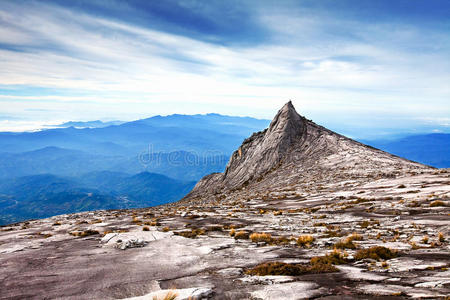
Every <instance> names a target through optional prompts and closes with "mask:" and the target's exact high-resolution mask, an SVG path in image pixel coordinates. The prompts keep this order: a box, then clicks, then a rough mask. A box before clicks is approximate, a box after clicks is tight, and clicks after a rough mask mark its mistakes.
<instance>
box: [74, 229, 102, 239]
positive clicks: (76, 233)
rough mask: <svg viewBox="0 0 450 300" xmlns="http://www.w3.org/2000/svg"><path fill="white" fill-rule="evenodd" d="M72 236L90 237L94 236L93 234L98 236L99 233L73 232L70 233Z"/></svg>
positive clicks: (88, 231)
mask: <svg viewBox="0 0 450 300" xmlns="http://www.w3.org/2000/svg"><path fill="white" fill-rule="evenodd" d="M70 234H71V235H73V236H79V237H85V236H90V235H95V234H100V232H98V231H97V230H90V229H88V230H85V231H73V232H71V233H70Z"/></svg>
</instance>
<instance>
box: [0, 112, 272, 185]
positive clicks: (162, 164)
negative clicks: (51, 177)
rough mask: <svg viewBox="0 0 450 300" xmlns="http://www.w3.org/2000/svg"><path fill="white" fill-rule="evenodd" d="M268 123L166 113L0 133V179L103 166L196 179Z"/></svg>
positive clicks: (216, 169)
mask: <svg viewBox="0 0 450 300" xmlns="http://www.w3.org/2000/svg"><path fill="white" fill-rule="evenodd" d="M268 124H269V121H268V120H258V119H253V118H248V117H229V116H222V115H218V114H207V115H193V116H190V115H171V116H166V117H162V116H156V117H152V118H148V119H143V120H138V121H133V122H127V123H123V124H120V125H111V126H107V127H102V128H81V129H80V128H75V127H68V128H56V129H48V130H42V131H38V132H23V133H10V132H3V133H0V149H1V151H2V153H0V179H1V178H11V177H16V176H25V175H34V174H45V173H51V174H56V175H61V176H79V175H80V174H82V173H87V172H93V171H102V170H107V171H112V172H115V171H118V172H125V173H130V174H135V173H139V172H143V171H149V172H155V173H161V174H164V175H167V176H169V177H174V178H176V179H180V180H198V179H200V178H201V177H202V176H204V175H206V174H208V173H211V172H219V171H222V170H223V168H224V167H225V165H226V163H227V161H228V157H229V155H230V154H231V152H232V151H233V150H234V149H235V148H236V147H237V146H238V145H240V143H241V142H242V140H243V139H245V138H246V137H247V136H249V135H250V134H251V133H253V132H255V131H259V130H261V129H263V128H265V127H266V126H267V125H268Z"/></svg>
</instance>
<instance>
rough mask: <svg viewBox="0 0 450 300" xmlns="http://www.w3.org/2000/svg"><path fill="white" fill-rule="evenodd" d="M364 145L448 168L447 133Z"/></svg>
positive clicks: (379, 141)
mask: <svg viewBox="0 0 450 300" xmlns="http://www.w3.org/2000/svg"><path fill="white" fill-rule="evenodd" d="M364 143H366V144H368V145H371V146H373V147H376V148H379V149H381V150H384V151H387V152H389V153H392V154H395V155H398V156H401V157H405V158H407V159H410V160H413V161H417V162H420V163H423V164H426V165H430V166H433V167H436V168H449V167H450V134H448V133H432V134H421V135H412V136H407V137H402V138H399V139H396V140H375V141H364Z"/></svg>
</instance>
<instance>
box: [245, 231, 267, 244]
mask: <svg viewBox="0 0 450 300" xmlns="http://www.w3.org/2000/svg"><path fill="white" fill-rule="evenodd" d="M250 239H251V240H252V242H254V243H259V242H265V243H270V242H271V241H272V235H271V234H270V233H257V232H254V233H252V234H250Z"/></svg>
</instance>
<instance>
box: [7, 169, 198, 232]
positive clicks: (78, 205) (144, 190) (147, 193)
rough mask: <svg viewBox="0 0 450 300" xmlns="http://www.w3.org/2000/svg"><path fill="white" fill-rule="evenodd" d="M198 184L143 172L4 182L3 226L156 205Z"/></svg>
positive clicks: (174, 198) (17, 179)
mask: <svg viewBox="0 0 450 300" xmlns="http://www.w3.org/2000/svg"><path fill="white" fill-rule="evenodd" d="M194 184H195V181H191V182H183V181H179V180H175V179H172V178H169V177H167V176H164V175H160V174H154V173H148V172H143V173H139V174H136V175H129V174H125V173H119V172H107V171H102V172H91V173H87V174H85V175H84V176H82V177H80V178H69V177H58V176H55V175H51V174H43V175H33V176H25V177H18V178H14V179H10V180H3V181H2V182H1V183H0V211H1V213H0V225H2V224H8V223H12V222H17V221H20V220H25V219H30V218H45V217H49V216H53V215H58V214H64V213H68V212H80V211H89V210H98V209H119V208H137V207H146V206H155V205H159V204H164V203H167V202H172V201H176V200H178V199H180V198H182V197H183V196H184V195H185V194H186V193H188V192H189V191H190V190H191V189H192V187H193V186H194Z"/></svg>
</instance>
